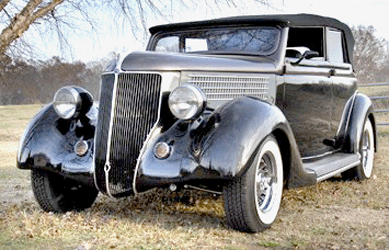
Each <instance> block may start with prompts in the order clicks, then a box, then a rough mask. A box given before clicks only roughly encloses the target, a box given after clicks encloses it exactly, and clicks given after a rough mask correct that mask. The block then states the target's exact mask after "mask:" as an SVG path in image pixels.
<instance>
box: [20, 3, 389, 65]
mask: <svg viewBox="0 0 389 250" xmlns="http://www.w3.org/2000/svg"><path fill="white" fill-rule="evenodd" d="M234 1H235V3H237V5H239V6H240V8H239V9H237V8H234V7H232V6H227V5H226V4H224V5H223V4H221V5H219V6H218V7H212V8H211V9H212V10H210V8H207V7H206V5H207V4H209V2H210V0H197V1H196V2H197V3H198V4H197V6H196V7H188V6H187V7H185V6H178V7H177V8H176V10H174V11H170V12H169V13H167V15H166V16H167V18H161V17H157V16H155V15H150V16H148V17H147V19H146V21H147V23H146V26H147V27H151V26H154V25H158V24H164V23H168V22H183V21H195V20H203V19H212V18H219V17H226V16H235V15H260V14H293V13H311V14H318V15H323V16H329V17H333V18H336V19H338V20H340V21H342V22H344V23H346V24H348V25H349V26H357V25H360V24H361V25H365V26H369V25H372V26H374V27H375V29H376V33H375V35H376V36H377V37H380V38H385V39H386V40H387V41H389V28H388V27H387V26H388V23H389V0H370V1H366V0H325V1H308V0H272V1H271V5H272V6H271V7H269V6H263V5H259V4H257V5H255V4H252V3H248V2H249V1H247V0H234ZM162 2H163V1H162ZM169 2H170V1H169ZM184 2H185V1H184ZM211 2H212V1H211ZM164 14H165V13H164ZM96 16H98V17H99V19H98V20H99V22H101V23H102V24H105V25H99V26H98V28H97V29H96V30H95V31H91V27H90V26H88V25H84V26H83V25H80V28H79V30H81V32H78V33H74V34H73V35H71V36H70V37H68V42H69V44H70V47H71V50H70V51H68V50H62V51H61V49H60V46H58V43H56V42H55V41H54V42H52V43H50V45H48V42H47V41H46V40H41V39H36V37H37V36H36V35H34V32H29V34H27V35H26V37H25V39H26V40H27V41H29V40H33V42H34V44H35V45H36V47H37V48H38V49H39V50H40V51H41V54H42V55H43V56H44V57H47V58H50V57H52V56H60V57H61V58H64V59H66V60H68V61H84V62H88V61H96V60H100V59H102V58H107V57H110V56H112V54H113V53H115V54H122V55H123V54H127V53H129V52H131V51H135V50H144V49H145V47H146V42H147V39H146V38H145V37H146V36H145V35H144V32H143V31H142V29H139V32H138V39H136V38H135V37H134V35H133V32H130V31H129V30H130V29H131V26H130V25H129V24H128V23H125V22H124V23H123V22H122V21H118V20H117V19H115V18H113V17H112V16H111V15H109V14H108V13H105V12H104V11H103V10H99V11H96ZM107 24H108V25H107ZM109 24H110V25H109ZM146 34H147V33H146ZM56 44H57V45H56Z"/></svg>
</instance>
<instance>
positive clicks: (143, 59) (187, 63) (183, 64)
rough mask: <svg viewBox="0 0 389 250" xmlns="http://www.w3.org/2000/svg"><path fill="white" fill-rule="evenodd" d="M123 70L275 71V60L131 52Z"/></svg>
mask: <svg viewBox="0 0 389 250" xmlns="http://www.w3.org/2000/svg"><path fill="white" fill-rule="evenodd" d="M121 69H122V70H124V71H191V70H195V71H212V72H215V71H222V72H251V73H256V72H258V73H275V71H276V67H275V65H274V61H273V60H271V59H268V58H263V57H260V56H251V55H250V56H243V55H228V56H226V55H204V54H203V55H199V54H173V53H158V52H133V53H131V54H129V55H128V56H126V57H125V58H124V60H123V62H122V64H121Z"/></svg>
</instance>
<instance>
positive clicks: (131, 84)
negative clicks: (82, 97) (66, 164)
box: [96, 73, 161, 197]
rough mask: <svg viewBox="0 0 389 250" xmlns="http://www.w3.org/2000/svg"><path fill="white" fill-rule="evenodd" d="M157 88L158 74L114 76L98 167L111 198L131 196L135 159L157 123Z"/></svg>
mask: <svg viewBox="0 0 389 250" xmlns="http://www.w3.org/2000/svg"><path fill="white" fill-rule="evenodd" d="M160 85H161V76H160V75H159V74H135V73H134V74H120V75H119V76H118V79H117V83H116V88H115V89H116V93H115V95H114V98H115V101H114V108H113V111H112V114H113V117H111V119H109V120H110V121H111V125H110V130H111V132H110V136H108V142H107V145H108V146H107V152H108V153H107V156H106V157H105V159H106V162H105V163H104V166H99V167H100V168H101V167H102V168H104V169H106V172H105V173H108V176H105V182H106V183H105V184H106V185H107V184H108V185H107V189H108V190H106V191H107V192H108V193H109V194H111V195H113V196H117V197H119V196H123V195H127V194H129V193H132V192H133V190H132V182H133V178H134V171H135V167H136V163H137V159H138V157H139V154H140V151H141V149H142V146H143V143H144V141H145V140H146V138H147V135H148V134H149V133H150V131H151V128H152V127H153V126H154V124H155V123H156V122H157V119H158V110H159V99H160V88H161V86H160ZM102 95H104V93H102ZM99 126H101V127H102V128H103V127H104V125H100V124H99ZM98 132H99V131H98ZM101 132H102V133H105V131H101ZM102 144H104V142H102ZM96 162H97V161H96ZM96 167H97V166H96ZM108 169H109V171H108ZM102 181H103V182H104V180H102Z"/></svg>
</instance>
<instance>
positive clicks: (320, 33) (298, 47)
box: [286, 27, 324, 60]
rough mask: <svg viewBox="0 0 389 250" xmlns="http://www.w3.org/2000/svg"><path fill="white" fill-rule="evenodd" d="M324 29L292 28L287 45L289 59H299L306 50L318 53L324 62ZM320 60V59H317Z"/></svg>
mask: <svg viewBox="0 0 389 250" xmlns="http://www.w3.org/2000/svg"><path fill="white" fill-rule="evenodd" d="M323 47H324V28H322V27H314V28H313V27H290V28H289V34H288V43H287V55H286V56H287V57H296V58H298V57H299V56H300V54H302V53H304V52H305V51H304V50H311V51H316V52H318V53H319V58H321V59H322V60H324V48H323ZM316 59H318V58H316Z"/></svg>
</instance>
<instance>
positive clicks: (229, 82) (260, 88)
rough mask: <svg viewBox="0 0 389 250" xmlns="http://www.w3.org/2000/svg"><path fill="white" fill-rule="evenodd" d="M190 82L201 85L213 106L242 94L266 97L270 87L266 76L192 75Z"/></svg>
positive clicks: (210, 104)
mask: <svg viewBox="0 0 389 250" xmlns="http://www.w3.org/2000/svg"><path fill="white" fill-rule="evenodd" d="M188 83H191V84H193V85H196V86H198V87H200V88H201V89H202V90H203V91H204V93H205V94H206V96H207V101H208V105H209V106H211V107H213V108H215V107H217V106H218V105H220V104H222V103H224V102H226V101H231V100H233V99H235V98H238V97H242V96H253V97H257V98H260V99H265V98H267V95H268V89H269V79H268V78H267V77H264V76H212V75H210V76H205V75H201V76H200V75H190V76H189V81H188Z"/></svg>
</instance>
